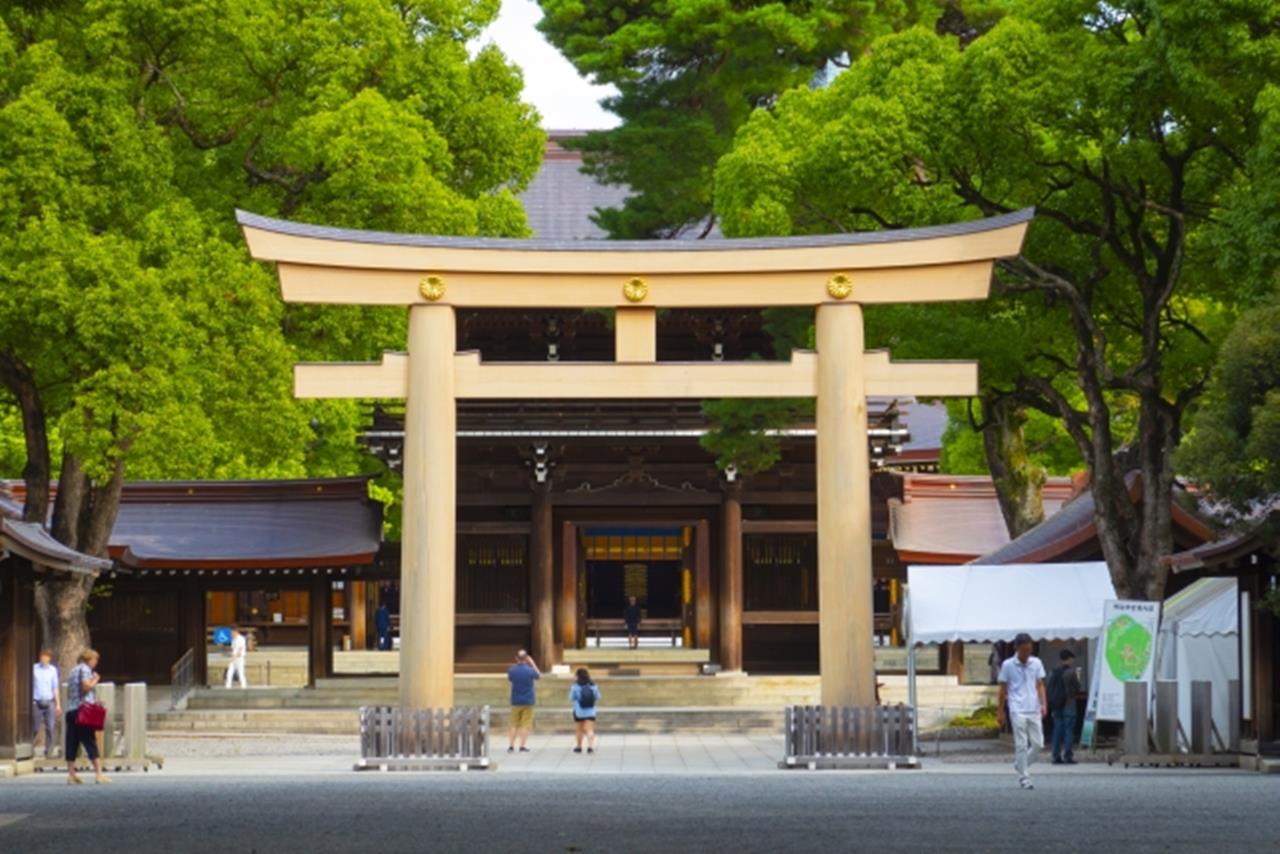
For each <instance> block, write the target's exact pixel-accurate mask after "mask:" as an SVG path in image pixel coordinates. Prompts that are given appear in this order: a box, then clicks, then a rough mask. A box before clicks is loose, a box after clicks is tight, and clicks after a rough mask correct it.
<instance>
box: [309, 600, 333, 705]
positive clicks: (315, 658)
mask: <svg viewBox="0 0 1280 854" xmlns="http://www.w3.org/2000/svg"><path fill="white" fill-rule="evenodd" d="M332 591H333V584H332V582H331V581H330V579H329V576H327V575H314V576H312V577H311V587H310V589H309V591H308V596H307V638H308V641H307V687H308V688H314V687H316V680H318V679H328V678H329V677H330V676H332V675H333V607H332V604H331V600H332Z"/></svg>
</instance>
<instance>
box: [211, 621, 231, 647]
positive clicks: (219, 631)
mask: <svg viewBox="0 0 1280 854" xmlns="http://www.w3.org/2000/svg"><path fill="white" fill-rule="evenodd" d="M213 642H214V643H216V644H217V645H218V646H226V645H227V644H229V643H231V629H229V628H227V627H226V626H218V627H217V628H216V629H214V630H213Z"/></svg>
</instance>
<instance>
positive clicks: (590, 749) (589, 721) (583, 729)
mask: <svg viewBox="0 0 1280 854" xmlns="http://www.w3.org/2000/svg"><path fill="white" fill-rule="evenodd" d="M569 702H571V703H573V721H574V723H576V724H577V725H578V740H577V743H576V745H575V746H574V748H573V752H574V753H581V752H582V737H583V736H584V735H585V736H586V738H587V753H595V752H596V704H597V703H599V702H600V689H599V688H597V687H596V684H595V683H594V682H592V681H591V674H589V673H587V669H586V668H585V667H579V668H578V679H577V681H575V682H574V683H573V687H572V688H570V689H569Z"/></svg>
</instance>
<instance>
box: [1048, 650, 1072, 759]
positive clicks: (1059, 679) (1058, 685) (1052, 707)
mask: <svg viewBox="0 0 1280 854" xmlns="http://www.w3.org/2000/svg"><path fill="white" fill-rule="evenodd" d="M1058 658H1059V660H1060V661H1061V663H1060V664H1059V665H1058V666H1057V667H1056V668H1054V671H1053V673H1052V675H1050V676H1049V684H1048V691H1047V693H1048V695H1049V711H1050V712H1052V713H1053V740H1052V742H1051V746H1052V748H1053V764H1054V765H1075V764H1076V760H1075V759H1073V758H1072V745H1073V744H1074V743H1075V737H1076V695H1077V694H1079V693H1080V673H1079V671H1078V670H1077V669H1076V666H1075V663H1076V654H1075V653H1074V652H1072V651H1071V650H1069V649H1064V650H1063V651H1062V652H1060V653H1059V654H1058Z"/></svg>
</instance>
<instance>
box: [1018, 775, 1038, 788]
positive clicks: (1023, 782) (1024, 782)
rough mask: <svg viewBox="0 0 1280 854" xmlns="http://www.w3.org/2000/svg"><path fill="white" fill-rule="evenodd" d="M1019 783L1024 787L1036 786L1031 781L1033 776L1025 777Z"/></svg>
mask: <svg viewBox="0 0 1280 854" xmlns="http://www.w3.org/2000/svg"><path fill="white" fill-rule="evenodd" d="M1018 785H1019V786H1021V787H1022V788H1024V789H1034V788H1035V784H1034V783H1032V782H1031V778H1030V777H1023V778H1022V779H1021V780H1019V781H1018Z"/></svg>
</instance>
